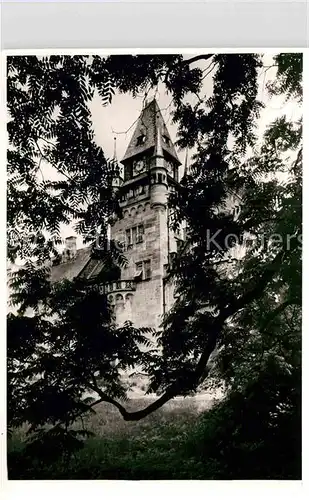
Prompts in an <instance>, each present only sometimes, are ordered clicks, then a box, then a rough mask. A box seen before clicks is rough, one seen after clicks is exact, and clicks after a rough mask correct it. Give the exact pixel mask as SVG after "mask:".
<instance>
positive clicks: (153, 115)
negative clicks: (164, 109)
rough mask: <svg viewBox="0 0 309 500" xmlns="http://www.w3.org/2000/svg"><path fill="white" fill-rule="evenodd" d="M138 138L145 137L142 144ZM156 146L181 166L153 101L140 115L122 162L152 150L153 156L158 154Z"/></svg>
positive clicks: (157, 107) (155, 102)
mask: <svg viewBox="0 0 309 500" xmlns="http://www.w3.org/2000/svg"><path fill="white" fill-rule="evenodd" d="M140 136H145V139H144V141H143V142H140V141H139V139H138V138H139V137H140ZM158 144H161V147H162V149H163V151H165V152H166V153H168V154H169V155H170V156H171V157H172V158H173V159H174V160H175V161H176V163H177V164H178V165H180V164H181V162H180V161H179V158H178V156H177V153H176V150H175V147H174V144H173V142H172V140H171V137H170V134H169V131H168V130H167V127H166V124H165V122H164V118H163V116H162V113H161V111H160V108H159V106H158V103H157V101H156V100H155V99H153V100H152V101H151V102H150V103H148V104H146V106H145V107H144V109H143V111H142V112H141V114H140V117H139V119H138V121H137V124H136V127H135V130H134V133H133V136H132V138H131V141H130V143H129V145H128V147H127V150H126V153H125V155H124V158H123V160H122V162H126V160H128V159H129V158H132V157H134V156H136V155H139V154H140V153H144V152H145V151H147V150H149V149H153V150H154V154H158V153H159V152H157V151H156V149H157V145H158Z"/></svg>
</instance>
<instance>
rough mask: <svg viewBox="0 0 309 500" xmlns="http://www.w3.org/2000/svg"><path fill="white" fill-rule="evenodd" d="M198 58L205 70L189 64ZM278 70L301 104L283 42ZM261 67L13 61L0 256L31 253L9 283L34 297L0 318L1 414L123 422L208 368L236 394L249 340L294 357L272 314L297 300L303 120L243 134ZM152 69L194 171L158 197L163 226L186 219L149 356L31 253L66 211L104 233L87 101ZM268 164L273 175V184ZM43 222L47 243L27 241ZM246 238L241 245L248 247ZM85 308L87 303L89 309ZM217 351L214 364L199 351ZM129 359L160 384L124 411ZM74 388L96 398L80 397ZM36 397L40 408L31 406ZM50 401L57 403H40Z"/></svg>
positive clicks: (102, 308)
mask: <svg viewBox="0 0 309 500" xmlns="http://www.w3.org/2000/svg"><path fill="white" fill-rule="evenodd" d="M198 61H206V63H207V67H206V68H205V69H204V70H202V69H199V68H192V65H194V63H196V62H198ZM274 66H275V67H276V68H277V74H276V79H275V82H274V83H273V84H272V85H271V84H270V85H269V90H270V92H272V93H278V94H282V95H286V96H287V98H289V97H291V96H292V97H295V96H296V98H297V99H299V100H301V56H300V55H299V54H279V55H278V56H277V57H275V59H274ZM266 70H267V68H266V69H265V68H264V67H263V62H262V57H261V56H259V55H256V54H230V55H225V54H216V55H213V54H206V55H201V56H197V57H194V58H192V59H189V60H184V59H183V57H181V56H111V57H108V58H106V59H103V58H100V57H97V56H95V57H92V58H87V57H68V56H57V57H50V58H42V59H39V58H36V57H26V58H16V57H12V58H10V59H9V61H8V107H9V114H10V117H11V121H10V122H9V123H8V132H9V140H10V146H11V147H10V148H9V151H8V164H9V166H8V169H9V181H8V228H9V230H13V229H15V228H18V231H19V232H20V233H21V234H22V235H23V241H24V242H23V244H20V245H19V246H17V247H16V246H15V247H14V248H9V252H8V254H9V257H10V258H12V259H14V258H16V256H21V257H23V258H24V259H27V260H28V261H29V259H30V258H32V257H33V256H34V257H36V259H37V262H36V264H35V265H34V264H31V263H30V262H28V263H27V265H26V266H25V268H24V269H23V270H22V271H20V272H19V273H17V275H16V276H14V280H13V286H14V288H15V294H14V295H13V300H14V301H15V303H16V304H20V305H21V309H20V313H21V314H22V313H23V312H24V311H25V308H26V307H29V306H31V307H32V308H34V310H36V315H35V317H34V318H31V319H29V318H26V317H24V316H10V317H9V318H8V354H9V363H8V368H9V391H10V392H9V394H10V397H9V400H10V408H9V411H10V421H11V423H12V424H14V425H17V424H18V423H20V422H21V421H24V420H27V421H29V422H30V423H31V424H32V429H36V428H38V429H39V428H40V427H41V426H42V425H43V424H44V423H45V422H52V423H53V424H54V425H56V427H57V428H64V429H65V430H67V428H68V425H69V424H70V423H71V422H72V421H74V420H75V419H76V418H77V417H78V416H80V415H82V414H83V413H84V412H86V411H90V410H91V409H92V408H93V406H94V405H95V404H97V402H98V401H107V402H110V403H112V404H114V405H115V406H116V407H117V408H118V409H119V411H120V413H121V414H122V415H123V417H124V418H125V419H127V420H138V419H141V418H143V417H144V416H146V415H148V414H149V413H151V412H152V411H154V410H156V409H157V408H159V407H160V406H162V405H163V404H164V403H165V402H167V401H168V400H169V399H171V398H173V397H174V396H176V395H178V394H184V395H186V394H190V393H192V391H193V392H194V391H195V390H196V389H197V388H198V387H199V385H200V384H202V383H204V382H205V380H206V379H207V378H211V377H209V375H214V376H215V375H216V373H217V374H219V379H220V380H221V379H222V377H225V379H226V380H227V383H228V386H230V387H232V388H235V387H236V386H237V390H240V389H243V390H245V388H246V387H247V385H246V380H247V379H248V373H249V371H250V369H254V371H255V373H257V371H258V368H257V366H259V365H258V361H256V360H257V358H255V357H254V352H255V351H254V350H255V348H256V346H257V345H261V344H263V349H262V351H263V356H262V358H263V360H264V358H265V356H266V359H268V360H270V359H271V360H272V362H274V363H275V365H276V367H277V368H278V367H281V368H282V369H283V370H287V369H289V368H288V366H289V365H290V364H292V366H293V367H297V368H295V369H297V370H298V369H299V356H298V354H297V353H298V348H297V347H295V346H296V345H298V342H299V330H298V331H294V329H293V333H290V331H288V332H286V331H285V330H284V329H282V328H281V327H282V317H283V316H282V315H283V314H287V315H288V317H290V316H291V315H292V311H293V310H294V309H295V308H298V312H297V315H298V317H299V306H300V301H301V253H300V244H299V239H300V237H301V187H300V186H301V139H302V137H301V123H300V122H299V123H292V122H290V121H288V120H287V119H285V118H280V119H278V120H276V121H275V122H274V123H273V124H272V125H271V126H270V127H269V128H268V129H267V131H266V133H265V134H264V139H263V143H262V145H260V143H259V141H258V139H257V137H256V135H255V132H256V130H255V128H256V121H257V118H258V116H259V113H260V111H261V109H262V104H261V103H260V102H259V101H258V99H257V94H258V76H259V74H260V72H261V71H266ZM210 75H211V76H212V77H213V93H212V95H211V96H205V97H203V96H201V94H200V91H201V88H202V82H203V78H205V77H207V76H208V77H209V76H210ZM161 81H163V82H164V83H165V85H166V88H167V90H168V91H169V92H170V93H171V95H172V98H173V103H174V112H173V119H174V121H175V123H177V125H178V130H179V145H180V146H181V147H195V148H196V154H195V157H194V159H193V163H192V165H190V167H191V174H187V175H185V177H184V178H183V180H182V181H181V183H180V187H179V190H178V192H177V193H176V194H175V196H173V197H172V198H171V200H170V204H171V207H173V209H174V214H175V216H174V217H175V218H174V225H175V226H177V225H178V224H179V223H180V221H183V220H185V221H186V222H187V224H188V227H189V228H190V230H189V234H188V244H189V246H188V247H187V248H188V249H187V251H184V252H182V253H181V254H180V255H179V256H178V258H177V259H176V261H175V262H174V264H173V267H172V268H171V269H170V270H169V271H170V279H177V287H178V292H179V299H178V300H177V301H176V303H175V306H174V307H173V309H172V310H171V311H170V313H169V314H168V315H167V317H166V318H165V319H164V322H163V325H162V331H160V332H158V344H159V346H160V347H161V348H162V355H158V353H157V352H156V351H155V350H153V351H152V350H150V351H148V352H146V353H144V352H142V351H141V350H140V349H139V345H140V344H143V343H144V344H145V343H146V342H147V341H146V339H145V336H144V334H145V333H147V332H145V331H138V330H136V329H134V325H131V324H129V323H128V324H127V325H126V326H125V327H124V328H122V329H117V328H114V327H113V326H112V323H111V321H110V319H111V313H110V311H109V309H108V305H107V303H106V300H105V298H104V297H102V296H100V295H99V294H98V293H97V292H94V291H89V290H88V289H87V284H86V283H83V282H81V281H78V282H74V283H73V284H72V283H62V284H59V285H53V286H52V285H51V284H50V283H48V280H47V275H46V271H44V270H43V269H42V268H41V267H38V264H42V263H43V262H44V261H45V260H46V258H50V256H51V253H52V252H55V246H54V244H53V242H54V241H56V242H58V241H59V238H60V224H61V223H67V222H69V221H71V220H74V219H76V220H77V224H76V230H77V231H78V232H79V233H81V234H85V233H87V234H88V235H89V234H90V235H91V234H93V233H94V231H96V232H97V231H98V229H99V232H101V234H102V237H103V238H104V235H105V233H106V223H107V221H108V219H109V217H110V215H111V214H112V213H113V212H114V211H115V210H117V209H118V207H117V196H115V191H114V190H113V188H112V178H113V177H114V176H117V171H118V166H117V165H114V164H113V163H111V162H109V161H107V160H106V159H105V157H104V154H103V152H102V150H101V149H100V148H98V147H97V146H96V144H95V142H94V138H93V132H92V130H91V122H90V113H89V109H88V107H87V102H88V101H89V100H90V99H91V98H92V96H93V92H94V89H95V88H97V89H98V91H99V93H100V95H101V97H102V100H103V103H107V102H109V101H110V100H111V99H112V95H113V93H114V91H115V89H118V91H120V92H132V93H133V95H134V94H136V93H137V92H140V91H144V92H146V93H147V90H148V89H149V88H150V87H153V86H156V85H158V83H159V82H161ZM188 93H191V94H195V96H196V103H194V104H189V103H188V102H187V100H186V98H187V95H188ZM44 162H47V163H48V164H49V165H52V167H53V168H54V169H55V170H56V171H57V173H58V174H59V175H60V176H61V180H60V181H59V180H57V181H54V180H52V181H50V180H49V181H46V180H45V179H44V168H43V167H44ZM90 166H91V167H90ZM278 172H282V173H283V174H284V176H285V177H284V180H283V181H282V180H281V179H280V178H279V177H278V175H277V174H278ZM231 195H233V196H234V195H236V196H238V197H239V199H240V202H239V203H240V214H239V217H238V218H235V216H234V212H233V208H234V207H233V205H231V204H229V203H228V201H229V200H230V199H231ZM43 231H44V238H45V244H44V245H42V242H40V241H38V238H34V237H33V235H34V234H37V233H38V232H43ZM46 234H47V236H46ZM274 234H277V235H278V234H279V235H280V238H273V235H274ZM213 235H216V237H215V239H213V238H212V237H213ZM229 235H234V236H233V242H232V243H231V244H228V245H227V244H226V241H227V239H228V238H229ZM248 235H249V236H250V246H249V245H248V244H247V245H245V246H244V245H243V243H244V241H245V239H246V238H247V239H248ZM261 235H263V240H264V243H263V245H261V241H260V239H261V238H260V236H261ZM26 237H27V238H26ZM253 237H254V238H253ZM26 239H27V241H26V243H25V240H26ZM87 239H90V241H93V238H92V240H91V237H89V236H87ZM279 239H280V241H279ZM265 241H266V243H265ZM287 243H288V244H287ZM238 244H239V245H240V246H241V247H242V249H243V251H244V256H243V257H242V258H241V259H236V260H233V259H234V257H232V258H231V250H232V248H231V247H233V248H234V249H235V248H237V245H238ZM111 248H112V251H111V252H110V251H108V252H107V250H106V248H103V250H102V251H101V253H100V258H104V259H106V261H107V266H106V268H107V269H109V268H110V267H111V266H112V265H113V264H114V263H116V264H118V265H121V263H122V262H123V261H122V258H123V257H122V256H121V254H120V253H119V251H117V249H116V245H114V244H112V246H111ZM227 260H228V261H229V266H228V267H227V266H226V265H225V263H226V261H227ZM227 270H228V272H227ZM101 279H103V280H107V277H106V276H104V275H103V276H101ZM88 308H91V311H92V314H91V315H88V314H87V315H86V313H85V311H87V310H89V309H88ZM55 315H56V320H55ZM52 320H53V321H52ZM278 321H279V324H280V325H281V326H280V327H278V326H277V325H278V323H277V322H278ZM298 326H299V325H298ZM296 330H297V329H296ZM25 332H26V334H25ZM25 335H27V337H26V339H25ZM268 336H269V338H270V339H271V341H270V343H268V341H267V342H266V351H265V350H264V347H265V346H264V344H265V340H266V339H268ZM282 338H284V339H285V342H287V343H289V342H291V343H292V344H293V346H294V347H295V349H294V348H293V352H294V350H295V358H294V357H293V359H290V354H288V355H286V354H283V356H282V352H283V353H284V352H286V351H287V352H289V348H287V347H285V348H283V351H282V352H281V347H279V344H280V343H281V340H282ZM103 339H105V342H104V343H103ZM287 339H289V340H287ZM241 343H242V345H240V344H241ZM272 343H274V344H275V345H276V348H275V351H274V352H273V351H272V349H273V345H272ZM244 345H245V348H244ZM217 351H218V354H217V357H215V359H216V361H215V365H214V368H212V363H210V360H211V358H213V357H214V356H215V353H216V352H217ZM279 351H280V353H279ZM266 353H267V354H266ZM280 356H281V358H282V357H283V358H284V359H283V361H282V359H279V358H280ZM293 356H294V354H293ZM116 357H117V358H118V359H119V360H120V361H119V365H117V367H115V366H114V361H115V358H116ZM248 359H250V363H248ZM137 363H138V364H141V365H142V366H143V369H144V370H145V371H147V373H148V374H149V376H150V386H149V392H152V391H154V392H156V393H161V396H160V397H159V398H158V399H157V400H156V401H155V402H154V403H152V404H150V405H149V406H148V407H146V408H145V409H144V410H140V411H138V412H132V413H130V412H128V411H127V410H126V409H125V406H124V405H123V403H122V402H121V399H120V398H124V397H125V392H126V391H125V387H124V386H123V385H122V383H121V380H120V378H119V371H118V369H119V368H126V367H128V366H135V365H136V364H137ZM294 363H295V364H294ZM266 365H267V363H266ZM266 365H265V366H266ZM267 366H269V365H267ZM281 368H280V369H281ZM267 369H268V368H267ZM267 369H266V371H267ZM38 376H40V378H39V379H36V378H34V377H38ZM235 384H236V386H235ZM86 389H91V390H93V391H94V392H96V393H97V395H98V396H99V397H100V399H99V400H98V401H93V400H85V399H83V394H84V391H85V390H86ZM36 401H46V405H42V406H41V410H38V406H35V402H36ZM51 401H52V402H53V408H55V409H57V412H56V413H53V412H51V410H50V407H51ZM33 405H34V406H33ZM60 408H61V410H60ZM63 424H64V425H63Z"/></svg>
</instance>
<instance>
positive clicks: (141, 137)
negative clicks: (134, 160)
mask: <svg viewBox="0 0 309 500" xmlns="http://www.w3.org/2000/svg"><path fill="white" fill-rule="evenodd" d="M145 141H146V136H145V134H141V135H139V136H138V138H137V139H136V146H142V145H143V144H144V143H145Z"/></svg>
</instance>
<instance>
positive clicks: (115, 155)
mask: <svg viewBox="0 0 309 500" xmlns="http://www.w3.org/2000/svg"><path fill="white" fill-rule="evenodd" d="M113 160H115V161H117V137H114V156H113Z"/></svg>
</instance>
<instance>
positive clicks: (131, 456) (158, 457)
mask: <svg viewBox="0 0 309 500" xmlns="http://www.w3.org/2000/svg"><path fill="white" fill-rule="evenodd" d="M150 402H151V400H150V399H149V398H147V399H146V400H145V399H144V398H143V399H134V400H131V401H129V402H128V403H127V405H126V407H127V408H128V410H132V411H133V410H137V409H140V408H143V407H145V406H146V405H148V404H149V403H150ZM209 405H210V403H209V402H207V401H206V403H205V404H204V405H202V406H201V405H200V403H199V401H198V400H197V399H195V398H185V399H180V400H178V399H176V400H173V401H171V402H169V403H167V404H166V405H165V406H164V407H163V408H160V409H159V410H157V411H156V412H154V413H152V414H150V415H149V416H148V417H146V418H145V419H143V420H141V421H138V422H125V421H124V420H123V418H122V417H121V415H120V414H119V412H118V410H117V409H116V408H115V407H113V406H112V405H110V404H108V403H101V404H99V405H98V406H97V407H96V414H95V415H91V416H90V417H88V419H87V421H86V420H85V421H84V424H85V428H87V429H88V430H90V431H92V432H93V433H94V434H95V436H94V437H90V438H88V439H87V440H86V441H85V446H84V448H82V449H81V450H79V451H77V452H76V453H75V454H74V455H73V456H72V457H70V459H69V460H65V461H64V460H58V461H57V462H53V463H50V464H48V463H44V462H45V458H48V456H47V455H48V449H46V457H44V460H40V459H37V460H31V461H30V460H29V459H25V458H24V457H23V454H22V450H23V447H24V444H23V437H24V435H25V430H24V429H21V430H20V431H19V432H18V433H15V435H14V436H13V438H12V440H11V441H10V443H8V450H9V452H13V453H11V454H10V455H9V461H8V462H9V478H10V479H137V480H141V479H208V478H205V477H204V476H205V471H204V466H203V464H201V463H199V462H198V460H197V459H196V457H195V456H194V449H192V446H191V447H190V443H189V442H188V438H189V435H190V433H191V431H192V429H193V428H194V426H195V425H196V423H197V421H198V420H199V413H200V411H201V410H203V411H205V406H209ZM75 427H76V426H75ZM210 479H211V477H210Z"/></svg>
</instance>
